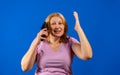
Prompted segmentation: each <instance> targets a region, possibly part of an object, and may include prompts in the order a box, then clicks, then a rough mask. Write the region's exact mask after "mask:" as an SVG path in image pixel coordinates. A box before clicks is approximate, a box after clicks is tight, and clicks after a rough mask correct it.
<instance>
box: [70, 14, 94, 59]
mask: <svg viewBox="0 0 120 75" xmlns="http://www.w3.org/2000/svg"><path fill="white" fill-rule="evenodd" d="M74 17H75V20H76V24H75V30H76V32H77V33H78V36H79V39H80V40H81V42H80V43H75V44H74V45H73V46H72V49H73V52H74V53H75V54H76V55H77V56H78V57H79V58H81V59H83V60H88V59H90V58H92V48H91V45H90V43H89V41H88V39H87V37H86V35H85V33H84V32H83V30H82V28H81V26H80V22H79V17H78V13H77V12H74Z"/></svg>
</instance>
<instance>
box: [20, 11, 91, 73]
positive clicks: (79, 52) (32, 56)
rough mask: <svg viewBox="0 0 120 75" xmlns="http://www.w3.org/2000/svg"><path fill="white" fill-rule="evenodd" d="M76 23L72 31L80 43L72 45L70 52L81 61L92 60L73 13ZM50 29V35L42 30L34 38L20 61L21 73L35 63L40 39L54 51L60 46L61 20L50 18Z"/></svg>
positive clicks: (87, 44)
mask: <svg viewBox="0 0 120 75" xmlns="http://www.w3.org/2000/svg"><path fill="white" fill-rule="evenodd" d="M73 15H74V17H75V20H76V23H75V27H74V29H75V30H76V32H77V33H78V36H79V39H80V40H81V42H79V43H75V44H73V45H72V50H73V52H74V53H75V55H76V56H78V58H80V59H83V60H88V59H90V58H92V48H91V46H90V43H89V41H88V40H87V38H86V36H85V34H84V32H83V30H82V28H81V26H80V22H79V17H78V13H77V12H74V13H73ZM50 27H51V29H52V30H51V33H50V35H49V36H48V33H47V29H46V28H45V29H42V30H41V31H40V32H39V33H38V34H37V36H36V38H35V39H34V40H33V42H32V44H31V46H30V48H29V49H28V51H27V52H26V54H25V55H24V56H23V58H22V61H21V67H22V70H23V71H28V70H30V69H32V67H33V65H34V63H35V61H36V55H37V52H36V51H35V50H36V47H37V46H38V44H39V43H40V42H41V41H40V40H41V39H44V40H48V39H49V41H50V43H49V45H50V46H51V48H52V49H53V50H54V51H56V50H57V49H58V47H59V46H60V42H59V41H60V37H61V36H62V35H63V33H64V25H63V23H62V19H61V18H59V17H52V19H51V20H50ZM42 34H45V35H46V36H48V38H43V37H41V35H42Z"/></svg>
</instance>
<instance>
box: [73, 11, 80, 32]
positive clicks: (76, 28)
mask: <svg viewBox="0 0 120 75" xmlns="http://www.w3.org/2000/svg"><path fill="white" fill-rule="evenodd" d="M73 15H74V17H75V20H76V23H75V27H74V29H75V30H76V31H78V29H79V28H80V22H79V17H78V13H77V12H76V11H74V12H73Z"/></svg>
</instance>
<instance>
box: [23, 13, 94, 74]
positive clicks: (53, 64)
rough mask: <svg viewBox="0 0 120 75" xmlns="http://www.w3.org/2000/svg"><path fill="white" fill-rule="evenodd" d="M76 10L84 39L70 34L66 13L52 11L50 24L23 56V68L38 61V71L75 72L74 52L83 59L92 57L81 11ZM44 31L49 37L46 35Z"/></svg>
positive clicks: (77, 22) (78, 28)
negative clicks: (81, 22)
mask: <svg viewBox="0 0 120 75" xmlns="http://www.w3.org/2000/svg"><path fill="white" fill-rule="evenodd" d="M73 14H74V17H75V20H76V24H75V27H74V29H75V30H76V32H77V33H78V36H79V39H80V40H81V41H80V42H79V41H77V40H76V39H75V38H73V37H69V36H67V35H66V33H67V28H68V27H67V23H66V21H65V18H64V17H63V15H62V14H60V13H53V14H50V15H49V16H48V17H47V18H46V20H45V22H46V24H47V28H44V29H42V30H41V31H40V32H39V33H38V34H37V36H36V38H35V39H34V41H33V42H32V44H31V46H30V48H29V50H28V51H27V53H26V54H25V55H24V57H23V58H22V61H21V66H22V70H23V71H28V70H30V69H31V68H32V67H33V65H34V63H35V62H37V69H36V72H35V75H72V72H71V63H72V58H73V56H74V54H75V55H76V56H78V58H80V59H83V60H88V59H90V58H92V48H91V46H90V43H89V41H88V40H87V38H86V36H85V34H84V32H83V30H82V28H81V26H80V22H79V18H78V13H77V12H74V13H73ZM43 34H44V35H46V37H42V35H43ZM41 39H42V40H43V41H41Z"/></svg>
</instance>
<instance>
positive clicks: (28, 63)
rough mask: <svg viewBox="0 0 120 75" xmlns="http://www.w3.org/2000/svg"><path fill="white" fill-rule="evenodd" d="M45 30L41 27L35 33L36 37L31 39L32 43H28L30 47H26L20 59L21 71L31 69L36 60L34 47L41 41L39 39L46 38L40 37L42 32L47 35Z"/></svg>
mask: <svg viewBox="0 0 120 75" xmlns="http://www.w3.org/2000/svg"><path fill="white" fill-rule="evenodd" d="M45 30H46V29H43V30H41V31H40V32H39V33H38V34H37V36H36V38H35V39H34V40H33V42H32V44H31V45H30V48H29V49H28V51H27V52H26V54H25V55H24V56H23V58H22V60H21V67H22V70H23V71H28V70H30V69H32V67H33V65H34V63H35V60H36V55H37V52H36V48H37V46H38V44H39V43H40V42H41V41H40V40H41V39H46V38H43V37H41V35H42V34H43V32H44V34H46V35H47V33H46V32H45Z"/></svg>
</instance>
